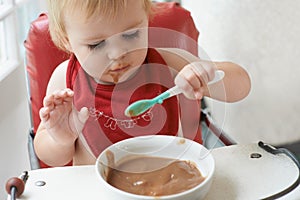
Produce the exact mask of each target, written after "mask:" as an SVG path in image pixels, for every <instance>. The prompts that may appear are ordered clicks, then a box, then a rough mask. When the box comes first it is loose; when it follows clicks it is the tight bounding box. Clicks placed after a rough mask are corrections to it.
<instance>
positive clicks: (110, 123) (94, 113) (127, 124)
mask: <svg viewBox="0 0 300 200" xmlns="http://www.w3.org/2000/svg"><path fill="white" fill-rule="evenodd" d="M151 110H152V109H149V111H148V112H146V113H144V114H143V115H141V116H139V117H136V118H134V119H117V118H114V117H111V116H108V115H106V114H105V113H104V112H103V111H99V110H97V109H96V108H94V107H90V108H89V115H90V117H93V118H95V120H98V119H99V118H100V117H104V118H105V119H106V121H105V124H104V127H106V128H109V129H111V130H116V128H117V126H123V127H124V128H126V129H130V128H133V127H134V126H135V125H136V124H137V122H138V121H139V120H144V121H147V122H149V121H151V120H152V118H153V113H152V112H151Z"/></svg>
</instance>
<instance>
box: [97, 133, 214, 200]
mask: <svg viewBox="0 0 300 200" xmlns="http://www.w3.org/2000/svg"><path fill="white" fill-rule="evenodd" d="M107 151H111V152H112V153H113V154H114V158H115V161H116V162H118V160H120V159H121V158H124V156H137V155H138V156H139V155H146V156H155V157H165V158H173V159H180V160H188V161H191V162H192V163H193V164H195V165H196V166H197V168H198V170H199V171H200V173H201V175H202V176H204V177H205V180H204V181H203V182H201V183H200V184H199V185H197V186H195V187H194V188H191V189H189V190H186V191H184V192H181V193H177V194H172V195H165V196H159V197H158V196H144V195H136V194H132V193H128V192H125V191H122V190H119V189H117V188H115V187H113V186H111V185H110V184H109V183H107V182H106V178H107V177H106V175H107V169H108V168H107V166H108V165H109V164H108V160H107V155H106V154H107ZM214 170H215V163H214V159H213V157H212V155H211V153H210V152H209V150H208V149H206V148H205V147H204V146H203V145H201V144H199V143H196V142H194V141H192V140H188V139H183V138H180V137H175V136H165V135H155V136H141V137H135V138H130V139H127V140H123V141H121V142H118V143H115V144H113V145H111V146H109V147H108V148H107V149H106V150H104V151H103V152H102V153H101V154H100V155H99V157H98V158H97V161H96V172H97V174H98V177H99V181H100V182H101V183H102V184H103V185H104V186H105V187H106V189H105V192H106V193H107V194H106V195H107V196H109V197H110V198H109V199H110V200H114V199H115V200H120V199H122V200H150V199H151V200H152V199H156V200H157V199H160V200H169V199H172V200H196V199H197V200H199V199H203V198H204V197H205V195H206V194H207V193H208V191H209V189H210V186H211V183H212V177H213V174H214Z"/></svg>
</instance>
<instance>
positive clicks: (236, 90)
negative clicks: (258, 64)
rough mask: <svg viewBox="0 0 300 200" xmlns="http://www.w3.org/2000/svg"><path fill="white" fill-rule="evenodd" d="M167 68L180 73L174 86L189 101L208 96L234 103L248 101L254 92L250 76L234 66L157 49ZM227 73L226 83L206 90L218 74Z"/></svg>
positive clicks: (179, 52)
mask: <svg viewBox="0 0 300 200" xmlns="http://www.w3.org/2000/svg"><path fill="white" fill-rule="evenodd" d="M157 50H158V51H159V52H160V54H161V55H162V57H163V58H164V59H165V61H166V62H167V64H168V65H169V66H170V67H172V68H174V69H175V70H177V71H178V72H179V73H178V75H177V76H176V78H175V84H176V85H178V86H179V87H181V88H182V89H183V90H184V91H185V92H184V94H185V96H186V97H188V98H190V99H201V98H202V97H203V96H208V97H211V98H214V99H217V100H220V101H226V102H235V101H239V100H241V99H243V98H245V97H246V96H247V95H248V93H249V91H250V88H251V83H250V78H249V76H248V73H247V72H246V71H245V70H244V69H243V68H242V67H241V66H239V65H237V64H235V63H232V62H213V61H204V60H201V59H200V58H198V57H196V56H194V55H192V54H191V53H189V52H187V51H185V50H182V49H176V48H160V49H157ZM218 69H219V70H222V71H224V72H225V77H224V79H223V81H219V82H217V83H215V84H212V85H210V86H209V87H208V86H207V83H208V82H209V81H211V80H212V79H213V78H214V76H215V71H216V70H218Z"/></svg>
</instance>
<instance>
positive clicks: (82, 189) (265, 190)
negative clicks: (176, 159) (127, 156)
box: [8, 144, 300, 200]
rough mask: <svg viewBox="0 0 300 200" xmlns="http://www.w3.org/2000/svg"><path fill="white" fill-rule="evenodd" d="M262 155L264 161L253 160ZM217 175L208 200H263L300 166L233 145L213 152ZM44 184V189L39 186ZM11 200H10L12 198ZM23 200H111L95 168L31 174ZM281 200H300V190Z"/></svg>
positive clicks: (287, 181) (292, 178) (254, 146)
mask: <svg viewBox="0 0 300 200" xmlns="http://www.w3.org/2000/svg"><path fill="white" fill-rule="evenodd" d="M252 153H259V154H261V155H262V156H261V157H260V158H251V157H250V155H251V154H252ZM212 155H213V157H214V159H215V162H216V171H215V175H214V179H213V183H212V187H211V189H210V191H209V193H208V195H207V196H206V198H205V200H220V199H222V200H226V199H228V200H235V199H242V200H247V199H249V200H250V199H251V200H252V199H262V198H264V197H267V196H269V195H272V194H274V193H277V192H279V191H282V190H283V189H284V188H287V187H288V186H290V185H291V184H292V183H293V182H294V181H295V180H296V178H297V177H298V175H299V172H298V169H297V166H296V165H295V164H294V163H293V162H292V161H291V160H290V159H289V158H288V157H287V156H285V155H273V154H270V153H267V152H266V151H264V150H263V149H261V148H260V147H258V145H257V144H247V145H233V146H226V147H221V148H216V149H213V150H212ZM40 181H44V182H45V183H46V184H45V185H44V186H37V184H38V183H40ZM8 199H9V198H8ZM20 199H21V200H27V199H30V200H41V199H42V200H53V199H56V200H60V199H61V200H65V199H74V200H77V199H78V200H82V199H101V200H102V199H108V200H111V199H110V198H109V196H108V195H107V194H106V193H105V190H104V187H103V186H102V185H101V184H100V181H99V180H98V177H97V175H96V170H95V167H94V166H93V165H87V166H74V167H58V168H48V169H39V170H32V171H29V178H28V180H27V183H26V186H25V191H24V193H23V194H22V196H21V197H20ZM281 199H286V200H299V199H300V187H297V188H296V189H295V190H293V191H292V192H290V193H289V194H287V195H285V196H284V197H282V198H281Z"/></svg>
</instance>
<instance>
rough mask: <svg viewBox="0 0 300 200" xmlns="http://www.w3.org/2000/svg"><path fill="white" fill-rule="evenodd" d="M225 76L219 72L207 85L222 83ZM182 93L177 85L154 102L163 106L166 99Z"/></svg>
mask: <svg viewBox="0 0 300 200" xmlns="http://www.w3.org/2000/svg"><path fill="white" fill-rule="evenodd" d="M224 75H225V73H224V72H223V71H221V70H217V71H216V72H215V77H214V79H213V80H211V81H209V82H208V83H207V85H211V84H213V83H216V82H218V81H220V80H221V79H223V77H224ZM182 92H183V91H182V89H181V88H179V87H178V86H177V85H176V86H174V87H172V88H170V89H168V90H167V91H165V92H163V93H161V94H160V95H158V96H157V97H155V98H154V99H153V100H154V102H156V103H160V104H161V103H162V102H163V101H164V100H165V99H168V98H170V97H173V96H175V95H177V94H180V93H182Z"/></svg>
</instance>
